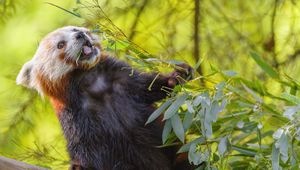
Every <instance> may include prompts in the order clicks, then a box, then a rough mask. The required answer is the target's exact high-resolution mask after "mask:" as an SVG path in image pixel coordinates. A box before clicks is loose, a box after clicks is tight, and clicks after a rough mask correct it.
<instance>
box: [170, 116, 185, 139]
mask: <svg viewBox="0 0 300 170" xmlns="http://www.w3.org/2000/svg"><path fill="white" fill-rule="evenodd" d="M171 123H172V128H173V131H174V133H175V135H176V136H177V137H178V139H179V140H180V141H181V142H182V143H184V129H183V125H182V122H181V119H180V117H179V115H178V114H175V115H174V116H173V117H172V118H171Z"/></svg>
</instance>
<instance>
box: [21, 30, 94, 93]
mask: <svg viewBox="0 0 300 170" xmlns="http://www.w3.org/2000/svg"><path fill="white" fill-rule="evenodd" d="M79 32H83V34H84V35H85V36H84V37H85V40H82V39H78V38H76V36H77V35H78V33H79ZM85 41H89V42H90V43H91V44H92V45H93V47H92V48H93V51H94V52H93V53H92V54H91V55H90V56H89V57H88V58H80V59H78V57H79V55H80V54H81V53H82V48H83V45H84V42H85ZM62 42H64V43H62ZM59 43H61V44H63V47H62V45H61V46H60V47H62V48H60V47H59V45H58V44H59ZM99 59H100V45H99V39H98V37H97V36H96V35H93V34H91V33H90V31H89V30H88V29H86V28H83V27H75V26H66V27H63V28H59V29H57V30H55V31H53V32H51V33H49V34H48V35H47V36H46V37H45V38H43V40H42V41H41V42H40V44H39V47H38V49H37V51H36V53H35V55H34V56H33V58H32V59H31V60H30V61H28V62H27V63H25V64H24V66H23V68H22V69H21V71H20V73H19V75H18V77H17V84H20V85H23V86H26V87H29V88H35V89H36V90H38V91H39V92H40V93H42V91H41V87H40V83H39V80H38V78H37V75H38V74H39V75H41V76H43V77H44V78H46V79H47V80H49V81H50V82H55V81H57V80H58V79H60V78H62V77H63V76H64V75H66V74H67V73H68V72H70V71H72V70H74V69H76V68H79V69H80V68H81V67H82V69H89V68H91V67H93V66H94V65H96V64H97V62H98V61H99ZM83 66H84V67H83Z"/></svg>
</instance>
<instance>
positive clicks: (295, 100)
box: [280, 93, 300, 104]
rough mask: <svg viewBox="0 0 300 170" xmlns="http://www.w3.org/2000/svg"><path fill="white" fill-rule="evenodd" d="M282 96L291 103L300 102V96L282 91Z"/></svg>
mask: <svg viewBox="0 0 300 170" xmlns="http://www.w3.org/2000/svg"><path fill="white" fill-rule="evenodd" d="M280 97H282V98H283V99H285V100H287V101H289V102H291V103H294V104H300V98H299V97H297V96H293V95H290V94H288V93H282V94H281V96H280Z"/></svg>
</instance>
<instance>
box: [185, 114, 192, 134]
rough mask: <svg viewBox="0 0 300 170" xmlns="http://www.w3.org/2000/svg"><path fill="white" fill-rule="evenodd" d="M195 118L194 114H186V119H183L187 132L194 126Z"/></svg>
mask: <svg viewBox="0 0 300 170" xmlns="http://www.w3.org/2000/svg"><path fill="white" fill-rule="evenodd" d="M193 118H194V115H193V113H190V112H185V115H184V119H183V128H184V130H185V131H187V130H188V129H189V128H190V126H191V125H192V122H193Z"/></svg>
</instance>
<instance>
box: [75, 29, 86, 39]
mask: <svg viewBox="0 0 300 170" xmlns="http://www.w3.org/2000/svg"><path fill="white" fill-rule="evenodd" d="M76 39H77V40H78V39H85V35H84V33H83V32H82V31H80V32H78V33H77V35H76Z"/></svg>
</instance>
